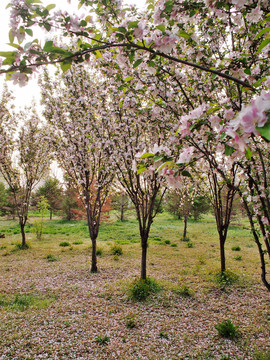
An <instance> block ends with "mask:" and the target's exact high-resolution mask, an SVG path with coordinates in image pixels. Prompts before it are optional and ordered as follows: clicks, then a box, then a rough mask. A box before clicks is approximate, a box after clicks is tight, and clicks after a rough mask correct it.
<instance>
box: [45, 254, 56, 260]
mask: <svg viewBox="0 0 270 360" xmlns="http://www.w3.org/2000/svg"><path fill="white" fill-rule="evenodd" d="M46 260H47V261H48V262H54V261H58V259H57V258H56V257H55V256H54V255H52V254H48V255H47V256H46Z"/></svg>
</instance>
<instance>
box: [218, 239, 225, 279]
mask: <svg viewBox="0 0 270 360" xmlns="http://www.w3.org/2000/svg"><path fill="white" fill-rule="evenodd" d="M225 240H226V238H225V239H224V236H222V235H221V234H220V235H219V248H220V271H221V272H222V273H224V272H225V271H226V259H225Z"/></svg>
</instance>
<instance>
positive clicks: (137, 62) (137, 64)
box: [133, 59, 143, 69]
mask: <svg viewBox="0 0 270 360" xmlns="http://www.w3.org/2000/svg"><path fill="white" fill-rule="evenodd" d="M142 61H143V59H138V60H136V61H135V63H134V64H133V69H135V68H136V67H137V66H139V65H140V64H141V63H142Z"/></svg>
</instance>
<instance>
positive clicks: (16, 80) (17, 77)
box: [11, 73, 28, 87]
mask: <svg viewBox="0 0 270 360" xmlns="http://www.w3.org/2000/svg"><path fill="white" fill-rule="evenodd" d="M11 80H13V84H14V85H16V84H19V86H20V87H22V86H25V85H26V83H27V81H28V77H27V76H26V75H25V74H22V73H13V74H12V75H11Z"/></svg>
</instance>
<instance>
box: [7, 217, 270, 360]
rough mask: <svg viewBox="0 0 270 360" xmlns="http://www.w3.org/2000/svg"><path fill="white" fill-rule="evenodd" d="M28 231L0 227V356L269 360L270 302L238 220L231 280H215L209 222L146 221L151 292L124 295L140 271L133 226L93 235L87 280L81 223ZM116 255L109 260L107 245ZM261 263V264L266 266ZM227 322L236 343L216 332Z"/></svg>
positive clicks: (112, 224) (231, 244)
mask: <svg viewBox="0 0 270 360" xmlns="http://www.w3.org/2000/svg"><path fill="white" fill-rule="evenodd" d="M31 223H33V219H30V224H29V225H28V226H27V229H26V231H27V240H28V243H29V244H30V248H29V249H28V250H19V248H18V246H17V245H16V244H17V243H19V242H20V232H19V227H18V225H17V223H16V222H15V221H7V220H0V233H4V234H5V238H4V239H0V333H1V340H0V359H1V360H4V359H14V360H15V359H18V360H21V359H63V360H64V359H77V360H79V359H98V360H99V359H104V360H105V359H108V360H110V359H119V360H131V359H134V360H139V359H149V360H163V359H170V360H173V359H202V360H204V359H216V360H228V359H230V360H232V359H233V360H235V359H239V360H240V359H241V360H249V359H252V360H253V359H255V360H269V359H270V307H269V304H270V302H269V300H270V295H269V293H268V292H267V291H266V289H265V288H264V287H263V285H262V284H261V282H260V262H259V256H258V253H257V249H256V246H255V244H254V242H253V239H252V236H251V234H250V232H249V230H248V223H247V221H246V220H243V219H237V221H236V220H234V222H233V223H232V226H231V229H230V231H229V234H228V240H227V243H226V255H227V268H228V270H229V275H230V274H231V276H229V277H228V278H227V279H225V280H226V281H225V280H224V279H223V281H218V280H217V273H218V272H219V247H218V237H217V231H216V227H215V222H214V218H213V217H212V216H211V215H208V216H206V217H204V218H203V219H202V220H200V221H199V222H192V221H190V222H189V224H188V237H189V239H190V241H189V242H185V241H181V240H180V239H181V236H182V230H183V222H182V221H179V220H176V219H174V218H173V217H171V216H170V215H169V214H167V213H163V214H159V215H158V217H157V218H156V219H155V221H154V223H153V228H152V231H151V234H150V241H149V250H148V275H149V276H150V277H151V278H152V279H155V280H156V281H157V283H158V285H159V291H158V292H156V293H155V294H153V295H152V296H150V297H149V298H147V300H145V301H143V302H138V301H134V300H133V299H131V298H130V286H131V283H132V282H133V281H134V279H135V278H136V277H138V276H139V274H140V250H141V249H140V241H139V232H138V227H137V221H136V219H135V218H133V217H131V218H130V219H129V220H128V221H125V222H120V221H118V220H116V218H115V217H114V216H112V217H111V218H110V220H109V222H107V223H103V224H102V226H101V229H100V235H99V241H98V253H99V257H98V267H99V272H98V273H97V274H91V273H90V272H89V268H90V262H89V261H90V244H91V242H90V240H89V236H88V230H87V225H86V222H85V221H71V222H68V221H64V220H59V219H56V220H52V221H49V220H46V223H45V229H44V234H43V239H42V240H36V236H35V234H34V233H32V231H33V227H32V226H31ZM115 245H117V246H118V247H121V248H122V250H123V254H122V255H115V254H114V253H113V247H114V246H115ZM268 266H269V265H268ZM227 320H230V321H231V322H232V324H233V326H235V327H238V330H237V335H236V337H235V338H233V339H230V338H224V337H222V336H221V334H220V333H219V332H218V330H217V329H216V327H215V326H216V325H217V324H220V323H222V322H224V321H227Z"/></svg>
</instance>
